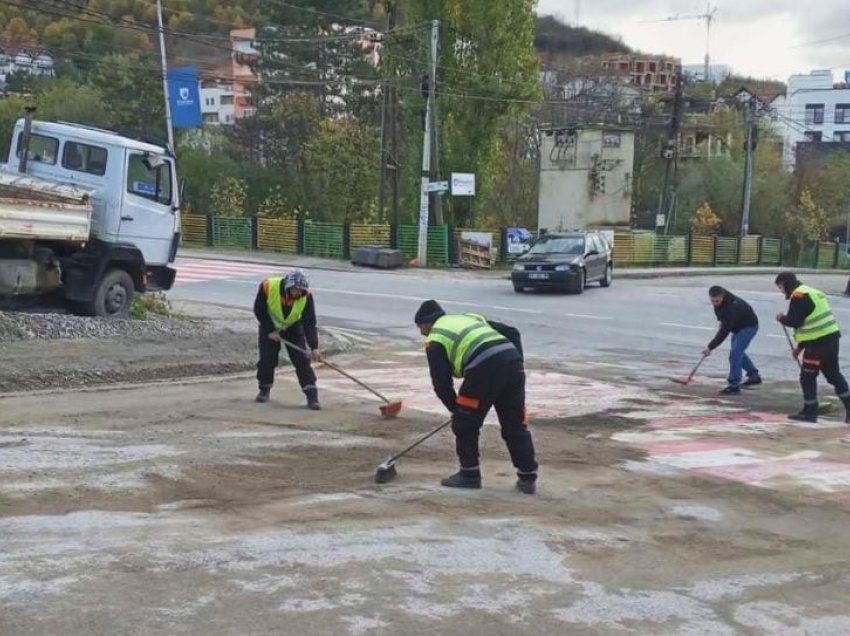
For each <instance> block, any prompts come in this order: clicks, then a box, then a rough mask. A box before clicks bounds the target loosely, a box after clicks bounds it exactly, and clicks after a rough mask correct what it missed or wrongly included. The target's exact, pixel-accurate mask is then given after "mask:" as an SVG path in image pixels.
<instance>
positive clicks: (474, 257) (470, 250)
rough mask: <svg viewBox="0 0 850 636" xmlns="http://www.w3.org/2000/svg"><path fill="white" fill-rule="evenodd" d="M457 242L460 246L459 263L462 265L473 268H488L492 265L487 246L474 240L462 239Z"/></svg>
mask: <svg viewBox="0 0 850 636" xmlns="http://www.w3.org/2000/svg"><path fill="white" fill-rule="evenodd" d="M458 243H459V245H458V246H459V248H460V264H461V265H462V266H463V267H471V268H473V269H490V268H492V267H493V257H492V254H491V250H490V248H489V247H487V246H486V245H481V244H479V243H476V242H474V241H464V240H463V239H461V240H460V241H459V242H458Z"/></svg>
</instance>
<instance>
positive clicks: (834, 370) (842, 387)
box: [800, 334, 850, 408]
mask: <svg viewBox="0 0 850 636" xmlns="http://www.w3.org/2000/svg"><path fill="white" fill-rule="evenodd" d="M839 342H840V340H839V338H838V334H834V335H830V336H826V337H824V338H819V339H818V340H813V341H812V342H809V343H805V344H804V345H803V366H802V368H801V369H800V386H801V387H802V388H803V403H804V404H805V405H806V406H808V407H810V408H811V407H817V403H818V375H819V374H821V373H823V377H824V378H826V381H827V382H829V383H830V384H831V385H832V386H833V387H834V388H835V394H836V395H837V396H838V397H840V398H841V399H842V401H846V400H847V398H850V389H848V386H847V380H846V379H845V378H844V375H843V374H842V373H841V367H840V365H839V362H838V348H839V347H838V345H839Z"/></svg>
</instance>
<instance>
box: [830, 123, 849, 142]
mask: <svg viewBox="0 0 850 636" xmlns="http://www.w3.org/2000/svg"><path fill="white" fill-rule="evenodd" d="M847 123H850V122H847ZM832 140H833V141H839V142H841V143H843V144H846V143H850V130H836V131H835V132H834V133H833V134H832Z"/></svg>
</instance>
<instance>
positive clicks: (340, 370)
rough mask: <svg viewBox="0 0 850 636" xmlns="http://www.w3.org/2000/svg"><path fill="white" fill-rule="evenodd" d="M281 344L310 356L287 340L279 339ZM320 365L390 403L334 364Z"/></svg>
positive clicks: (323, 361)
mask: <svg viewBox="0 0 850 636" xmlns="http://www.w3.org/2000/svg"><path fill="white" fill-rule="evenodd" d="M281 342H282V343H283V344H285V345H286V346H287V347H292V348H293V349H295V350H296V351H300V352H301V353H303V354H304V355H305V356H309V355H310V352H309V351H307V350H306V349H305V348H303V347H299V346H298V345H297V344H294V343H292V342H289V340H285V339H283V338H281ZM322 364H324V365H325V366H326V367H330V368H331V369H333V370H334V371H336V372H337V373H339V374H340V375H344V376H345V377H346V378H348V379H349V380H351V381H352V382H354V383H355V384H358V385H360V386H361V387H363V388H364V389H366V390H367V391H369V393H372V394H373V395H377V396H378V397H379V398H381V399H382V400H383V401H384V402H386V403H387V404H389V403H390V401H389V400H388V399H387V398H385V397H384V396H383V395H381V394H380V393H378V392H377V391H376V390H375V389H373V388H372V387H370V386H369V385H367V384H364V383H363V382H361V381H360V380H358V379H357V378H355V377H354V376H353V375H351V374H350V373H348V372H346V371H343V370H342V369H340V368H339V367H338V366H336V365H335V364H333V363H332V362H328V361H327V360H322Z"/></svg>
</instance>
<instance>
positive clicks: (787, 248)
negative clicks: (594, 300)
mask: <svg viewBox="0 0 850 636" xmlns="http://www.w3.org/2000/svg"><path fill="white" fill-rule="evenodd" d="M181 218H182V231H183V240H184V242H185V243H186V244H193V245H204V244H205V245H209V246H211V247H227V248H244V249H260V250H272V251H286V252H293V253H297V254H304V255H308V256H319V257H325V258H337V259H346V258H349V256H350V252H351V249H352V248H353V247H357V246H359V245H366V244H377V245H383V246H389V247H392V248H394V249H398V250H399V251H401V253H402V254H403V255H404V257H405V258H406V259H407V260H408V261H410V260H412V259H415V258H416V257H417V254H418V249H419V227H418V226H416V225H396V226H388V225H369V224H351V225H349V224H340V223H319V222H314V221H296V220H291V221H290V220H281V219H269V218H259V219H258V218H253V217H250V218H245V217H222V216H213V215H198V214H196V215H191V214H185V215H183V216H182V217H181ZM473 231H474V230H473ZM504 232H505V231H504V229H502V230H495V231H494V230H485V231H483V232H482V233H485V234H489V235H490V237H491V239H492V246H493V248H492V250H491V251H488V254H494V255H496V256H494V258H496V261H497V262H500V263H504V262H506V261H508V260H509V259H510V258H513V257H514V255H509V254H508V253H507V247H506V244H507V242H506V241H505V239H504ZM459 233H460V230H459V229H458V228H453V227H451V226H448V225H441V226H431V227H429V228H428V262H427V265H428V266H432V267H445V266H447V265H450V264H454V263H460V261H461V260H462V259H461V254H459V253H456V252H458V251H459V250H458V246H457V245H456V244H455V243H456V241H455V240H454V239H455V237H456V235H459ZM484 260H486V261H488V262H487V263H484V262H483V261H482V263H480V264H479V265H478V266H483V267H490V266H491V263H490V262H489V258H487V259H484ZM614 264H615V266H616V267H618V268H624V267H625V268H628V267H665V266H666V267H672V266H676V267H682V266H709V267H710V266H742V265H763V266H785V267H789V268H794V267H799V268H818V269H832V268H835V267H838V268H848V267H850V258H848V256H847V254H846V250H845V249H844V248H843V247H841V248H840V247H839V245H838V243H834V242H825V241H822V242H819V243H811V244H806V245H803V246H800V245H793V244H791V243H790V242H787V241H782V240H780V239H774V238H765V237H760V236H748V237H745V238H744V239H739V238H736V237H723V236H711V235H696V234H693V235H679V236H668V235H662V234H656V233H654V232H647V231H625V232H619V231H618V232H615V233H614ZM467 265H468V264H467Z"/></svg>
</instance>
